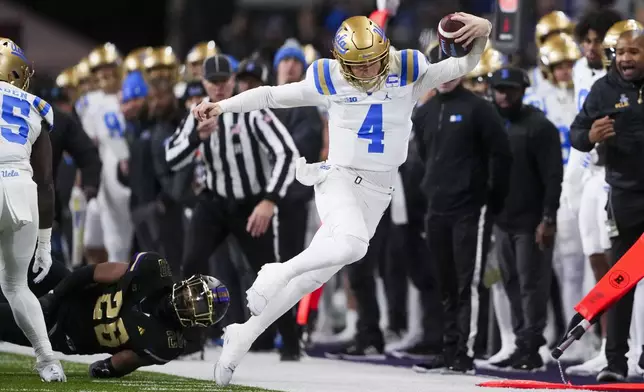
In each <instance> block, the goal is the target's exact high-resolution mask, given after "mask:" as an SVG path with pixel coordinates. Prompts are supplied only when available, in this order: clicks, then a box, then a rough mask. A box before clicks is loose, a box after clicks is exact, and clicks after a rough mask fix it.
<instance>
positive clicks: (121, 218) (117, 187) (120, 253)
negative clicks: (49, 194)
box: [84, 162, 134, 262]
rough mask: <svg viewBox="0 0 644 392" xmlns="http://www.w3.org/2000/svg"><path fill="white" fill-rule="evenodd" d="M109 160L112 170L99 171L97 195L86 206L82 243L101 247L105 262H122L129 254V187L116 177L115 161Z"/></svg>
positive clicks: (130, 230) (86, 245)
mask: <svg viewBox="0 0 644 392" xmlns="http://www.w3.org/2000/svg"><path fill="white" fill-rule="evenodd" d="M111 163H112V164H113V165H111V166H113V169H114V170H107V171H103V173H102V176H101V181H102V182H101V187H100V189H99V192H98V196H97V197H96V198H94V199H92V200H91V201H90V202H89V203H88V205H87V212H86V220H85V236H84V243H85V247H86V248H89V249H102V248H105V250H106V251H107V261H109V262H115V261H121V262H123V261H127V260H128V259H129V257H130V250H131V247H132V236H133V234H134V227H133V224H132V219H131V216H130V190H129V188H127V187H124V186H123V185H122V184H121V183H120V182H119V181H118V179H117V176H116V165H117V164H118V163H114V162H111ZM103 165H106V163H105V162H104V163H103ZM111 166H110V167H111ZM112 171H113V172H114V173H113V174H108V173H111V172H112Z"/></svg>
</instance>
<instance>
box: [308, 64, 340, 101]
mask: <svg viewBox="0 0 644 392" xmlns="http://www.w3.org/2000/svg"><path fill="white" fill-rule="evenodd" d="M332 61H333V63H332ZM336 65H337V62H336V61H335V60H329V59H319V60H315V61H314V62H313V64H311V68H312V69H313V81H314V82H315V88H316V90H317V91H318V93H319V94H320V95H335V94H336V91H335V86H334V84H333V79H332V77H331V74H332V72H331V71H332V68H331V67H332V66H334V67H335V66H336Z"/></svg>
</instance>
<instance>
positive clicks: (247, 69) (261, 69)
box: [237, 58, 269, 84]
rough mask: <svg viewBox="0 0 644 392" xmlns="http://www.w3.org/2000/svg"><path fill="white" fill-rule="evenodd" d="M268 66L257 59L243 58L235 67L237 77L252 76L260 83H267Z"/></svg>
mask: <svg viewBox="0 0 644 392" xmlns="http://www.w3.org/2000/svg"><path fill="white" fill-rule="evenodd" d="M268 74H269V70H268V66H267V65H266V64H264V63H263V62H262V61H261V60H259V59H252V58H251V59H245V60H243V61H242V62H241V63H240V64H239V67H238V68H237V77H238V78H243V77H244V76H252V77H254V78H256V79H257V80H259V81H261V82H262V83H264V84H266V83H268Z"/></svg>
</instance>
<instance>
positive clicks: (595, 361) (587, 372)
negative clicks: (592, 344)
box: [565, 339, 608, 376]
mask: <svg viewBox="0 0 644 392" xmlns="http://www.w3.org/2000/svg"><path fill="white" fill-rule="evenodd" d="M605 349H606V339H603V340H602V347H601V349H600V350H599V353H597V356H595V357H594V358H592V359H589V360H588V361H586V362H584V363H582V364H580V365H576V366H571V367H569V368H567V369H566V372H565V373H566V374H567V375H569V376H595V375H597V373H599V372H601V371H602V369H603V368H605V367H606V366H608V361H607V360H606V353H605V351H604V350H605Z"/></svg>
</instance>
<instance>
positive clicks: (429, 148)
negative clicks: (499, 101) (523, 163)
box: [412, 86, 512, 214]
mask: <svg viewBox="0 0 644 392" xmlns="http://www.w3.org/2000/svg"><path fill="white" fill-rule="evenodd" d="M412 121H413V123H414V129H415V133H416V135H415V139H416V140H417V141H418V142H417V148H418V154H419V156H420V159H421V160H422V161H423V163H424V165H425V173H424V177H423V180H422V183H421V187H422V189H423V192H424V193H425V195H426V196H427V198H428V203H429V212H430V213H437V214H450V213H460V212H471V211H474V210H478V209H480V208H481V207H482V206H483V205H484V204H486V203H487V204H489V208H490V209H491V210H492V212H494V213H498V212H499V211H500V209H501V208H502V206H503V200H504V198H505V195H506V193H507V189H508V181H509V177H510V167H511V164H512V154H511V152H510V146H509V142H508V136H507V134H506V132H505V129H504V127H503V120H502V119H501V117H500V116H499V114H498V112H497V110H496V109H495V108H494V106H492V105H491V104H490V103H489V102H488V101H486V100H485V99H483V98H481V97H479V96H477V95H476V94H474V93H472V92H470V91H468V90H467V89H465V88H464V87H462V86H459V87H457V88H456V89H455V90H453V91H452V92H450V93H447V94H438V95H436V96H435V97H433V98H431V99H430V100H429V101H428V102H427V103H425V104H424V105H423V106H422V107H420V108H419V109H418V110H417V112H416V113H415V115H414V117H413V119H412Z"/></svg>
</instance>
